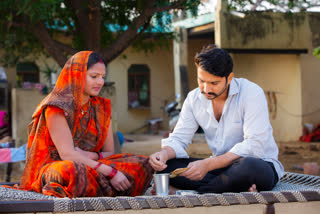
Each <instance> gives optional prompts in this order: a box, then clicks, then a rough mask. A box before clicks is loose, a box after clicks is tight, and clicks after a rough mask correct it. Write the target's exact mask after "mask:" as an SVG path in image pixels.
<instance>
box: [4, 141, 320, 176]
mask: <svg viewBox="0 0 320 214" xmlns="http://www.w3.org/2000/svg"><path fill="white" fill-rule="evenodd" d="M125 138H126V139H130V140H133V142H125V143H124V144H123V146H122V149H121V152H123V153H134V154H142V155H150V154H152V153H153V152H156V151H159V150H160V141H161V139H162V136H161V135H125ZM278 146H279V160H280V161H281V163H282V164H283V165H284V168H285V171H289V172H296V173H304V168H303V166H306V165H305V163H310V162H315V163H317V165H318V166H320V142H319V143H305V142H298V141H295V142H294V141H292V142H280V143H278ZM188 153H189V155H190V156H193V157H200V158H205V157H208V156H210V155H211V154H210V149H209V147H208V146H207V144H206V143H205V140H204V138H203V136H201V135H198V136H195V137H194V139H193V144H191V145H190V146H189V148H188ZM6 166H7V164H0V182H4V181H5V172H6ZM22 169H23V163H22V162H20V163H15V164H14V165H13V172H12V174H11V181H12V182H18V181H19V180H20V177H21V174H22ZM314 171H316V172H314V174H316V175H319V171H318V170H314ZM306 173H308V172H306ZM308 174H309V173H308Z"/></svg>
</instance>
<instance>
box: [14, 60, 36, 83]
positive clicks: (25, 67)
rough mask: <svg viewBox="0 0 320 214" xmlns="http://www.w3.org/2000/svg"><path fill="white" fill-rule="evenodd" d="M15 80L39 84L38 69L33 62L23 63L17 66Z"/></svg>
mask: <svg viewBox="0 0 320 214" xmlns="http://www.w3.org/2000/svg"><path fill="white" fill-rule="evenodd" d="M16 69H17V77H18V78H17V79H18V80H19V81H20V82H21V83H24V82H32V83H38V82H39V69H38V66H37V65H36V64H34V63H33V62H23V63H18V64H17V67H16Z"/></svg>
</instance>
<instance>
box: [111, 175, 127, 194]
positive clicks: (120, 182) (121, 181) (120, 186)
mask: <svg viewBox="0 0 320 214" xmlns="http://www.w3.org/2000/svg"><path fill="white" fill-rule="evenodd" d="M110 183H111V185H112V186H113V187H114V188H115V189H116V190H117V191H125V190H126V189H128V188H129V187H130V186H131V183H130V182H129V180H128V179H127V177H126V176H125V175H124V174H123V173H122V172H120V171H118V172H117V174H116V175H115V176H114V177H113V178H112V179H111V180H110Z"/></svg>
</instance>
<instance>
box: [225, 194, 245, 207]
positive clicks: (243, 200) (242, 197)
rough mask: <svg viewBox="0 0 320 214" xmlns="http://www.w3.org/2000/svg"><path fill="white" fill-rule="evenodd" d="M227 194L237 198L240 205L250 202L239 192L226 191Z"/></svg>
mask: <svg viewBox="0 0 320 214" xmlns="http://www.w3.org/2000/svg"><path fill="white" fill-rule="evenodd" d="M228 194H229V195H232V196H234V197H236V199H238V201H239V203H240V204H242V205H245V204H250V203H249V201H248V200H247V199H246V197H244V196H243V195H242V194H240V193H228Z"/></svg>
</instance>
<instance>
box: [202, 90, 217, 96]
mask: <svg viewBox="0 0 320 214" xmlns="http://www.w3.org/2000/svg"><path fill="white" fill-rule="evenodd" d="M201 93H202V94H209V95H213V96H218V95H217V94H216V93H214V92H208V93H206V92H204V91H201Z"/></svg>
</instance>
